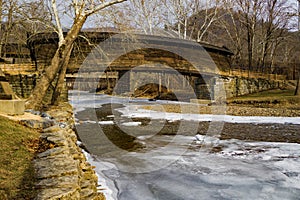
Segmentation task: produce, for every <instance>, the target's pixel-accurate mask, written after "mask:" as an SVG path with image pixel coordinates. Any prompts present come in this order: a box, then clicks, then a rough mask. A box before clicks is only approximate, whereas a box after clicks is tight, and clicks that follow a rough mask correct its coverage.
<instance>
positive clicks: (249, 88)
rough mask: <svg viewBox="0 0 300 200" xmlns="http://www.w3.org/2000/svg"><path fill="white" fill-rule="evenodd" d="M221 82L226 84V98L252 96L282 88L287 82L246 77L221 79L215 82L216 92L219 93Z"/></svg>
mask: <svg viewBox="0 0 300 200" xmlns="http://www.w3.org/2000/svg"><path fill="white" fill-rule="evenodd" d="M220 81H222V82H223V84H224V89H225V92H226V98H231V97H237V96H242V95H246V94H252V93H256V92H261V91H265V90H270V89H276V88H282V87H284V85H285V81H282V80H266V79H255V78H244V77H221V78H220V79H219V80H217V81H216V82H215V85H214V87H215V88H214V90H215V91H217V88H218V84H220Z"/></svg>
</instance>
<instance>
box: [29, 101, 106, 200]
mask: <svg viewBox="0 0 300 200" xmlns="http://www.w3.org/2000/svg"><path fill="white" fill-rule="evenodd" d="M40 115H41V116H43V117H44V119H45V121H44V122H42V123H41V122H36V121H34V122H29V121H24V122H23V123H24V124H26V125H28V126H31V127H34V128H39V129H42V130H41V140H42V141H44V142H46V143H47V144H48V147H49V148H48V149H47V150H46V151H44V152H41V153H39V154H37V156H36V159H35V160H34V165H35V169H36V175H37V179H38V182H37V185H36V188H37V190H38V196H37V198H36V199H37V200H46V199H47V200H48V199H52V200H55V199H60V200H64V199H65V200H70V199H72V200H73V199H83V200H85V199H86V200H90V199H91V200H101V199H105V197H104V195H103V194H102V193H99V192H98V191H97V186H98V177H97V175H96V174H95V171H94V167H93V166H91V165H90V164H89V163H88V162H87V160H86V158H85V156H84V154H83V153H82V149H81V148H80V147H78V146H77V136H76V134H75V132H74V130H73V127H74V120H73V115H72V110H71V108H70V106H63V107H56V108H55V109H51V110H50V111H48V112H47V113H43V114H40ZM52 117H53V118H52Z"/></svg>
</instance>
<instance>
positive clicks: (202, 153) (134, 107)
mask: <svg viewBox="0 0 300 200" xmlns="http://www.w3.org/2000/svg"><path fill="white" fill-rule="evenodd" d="M70 102H71V104H72V106H73V107H74V109H75V113H76V115H75V117H76V129H77V134H78V136H79V138H80V143H81V145H82V146H83V147H84V148H85V150H86V152H87V154H86V155H87V156H88V158H89V162H90V163H91V164H92V165H94V166H96V169H95V170H96V171H97V173H98V175H99V184H101V186H100V188H99V189H101V190H102V191H103V192H104V194H105V195H106V198H107V199H116V200H117V199H118V200H123V199H124V200H128V199H131V200H134V199H138V200H140V199H149V200H150V199H161V200H172V199H176V200H179V199H185V200H186V199H191V200H201V199H299V196H300V134H299V130H300V118H299V117H255V116H254V117H253V116H251V117H250V116H243V117H239V116H230V115H226V113H225V114H223V115H222V114H219V115H214V114H211V115H205V114H198V115H197V114H182V113H165V112H157V111H149V110H148V111H147V110H144V109H142V106H144V105H153V104H156V105H161V104H166V103H168V104H170V103H171V104H172V103H174V104H180V103H182V104H188V103H186V102H167V101H156V102H153V101H148V100H147V99H130V98H121V97H112V96H107V95H94V94H89V93H83V92H80V93H78V92H73V93H71V95H70Z"/></svg>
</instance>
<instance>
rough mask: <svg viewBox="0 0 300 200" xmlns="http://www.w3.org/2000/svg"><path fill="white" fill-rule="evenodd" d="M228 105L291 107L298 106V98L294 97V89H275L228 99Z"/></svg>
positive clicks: (299, 99)
mask: <svg viewBox="0 0 300 200" xmlns="http://www.w3.org/2000/svg"><path fill="white" fill-rule="evenodd" d="M228 102H229V103H236V104H252V105H255V104H260V105H263V104H265V106H271V107H272V106H273V105H276V104H277V105H280V106H281V107H282V106H287V107H290V106H291V107H293V106H299V104H300V98H299V96H298V97H297V96H294V89H285V90H281V89H275V90H268V91H263V92H259V93H254V94H249V95H245V96H240V97H234V98H231V99H228Z"/></svg>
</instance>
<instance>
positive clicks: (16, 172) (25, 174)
mask: <svg viewBox="0 0 300 200" xmlns="http://www.w3.org/2000/svg"><path fill="white" fill-rule="evenodd" d="M38 138H39V133H38V132H36V131H33V130H31V129H29V128H26V127H24V126H22V125H19V124H17V123H16V122H13V121H10V120H8V119H6V118H4V117H1V116H0V152H1V153H0V199H32V198H34V197H35V190H34V183H35V175H34V168H33V164H32V160H33V157H34V154H35V150H36V149H37V147H38Z"/></svg>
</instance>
